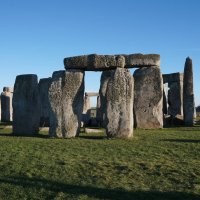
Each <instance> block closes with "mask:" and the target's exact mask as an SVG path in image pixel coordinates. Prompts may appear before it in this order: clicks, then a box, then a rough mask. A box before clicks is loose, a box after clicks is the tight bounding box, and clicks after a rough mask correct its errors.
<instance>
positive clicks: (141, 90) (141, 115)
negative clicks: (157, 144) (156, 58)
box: [134, 66, 163, 129]
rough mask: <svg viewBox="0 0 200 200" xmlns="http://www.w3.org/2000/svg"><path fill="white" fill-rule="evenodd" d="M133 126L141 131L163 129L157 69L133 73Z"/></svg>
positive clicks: (160, 82)
mask: <svg viewBox="0 0 200 200" xmlns="http://www.w3.org/2000/svg"><path fill="white" fill-rule="evenodd" d="M134 80H135V85H134V86H135V87H134V91H135V92H134V96H135V98H134V114H135V126H136V127H137V128H142V129H157V128H162V127H163V110H162V109H163V80H162V75H161V73H160V69H159V68H158V67H155V66H154V67H150V68H146V67H145V68H141V69H138V70H136V71H135V72H134Z"/></svg>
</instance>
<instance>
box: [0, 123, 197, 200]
mask: <svg viewBox="0 0 200 200" xmlns="http://www.w3.org/2000/svg"><path fill="white" fill-rule="evenodd" d="M0 199H2V200H4V199H5V200H9V199H12V200H13V199H20V200H22V199H27V200H29V199H42V200H43V199H48V200H49V199H57V200H58V199H70V200H71V199H82V200H85V199H92V200H93V199H94V200H95V199H112V200H118V199H123V200H126V199H133V200H134V199H141V200H142V199H146V200H154V199H155V200H158V199H163V200H167V199H173V200H177V199H181V200H185V199H188V200H196V199H200V126H196V127H191V128H187V127H182V128H168V129H162V130H135V132H134V138H133V139H131V140H120V139H107V138H106V137H105V135H104V134H103V133H102V134H87V135H86V134H81V136H80V137H79V138H75V139H50V138H48V137H47V134H46V133H45V132H42V133H41V134H40V135H38V137H14V136H12V135H11V129H10V128H5V124H4V125H3V124H2V125H1V126H0Z"/></svg>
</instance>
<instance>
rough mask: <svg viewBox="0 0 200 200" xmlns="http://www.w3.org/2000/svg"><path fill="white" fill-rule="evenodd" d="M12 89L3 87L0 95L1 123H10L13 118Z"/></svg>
mask: <svg viewBox="0 0 200 200" xmlns="http://www.w3.org/2000/svg"><path fill="white" fill-rule="evenodd" d="M12 98H13V88H11V87H4V88H3V92H2V93H1V121H2V122H10V121H12V118H13V109H12Z"/></svg>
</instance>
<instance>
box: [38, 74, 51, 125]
mask: <svg viewBox="0 0 200 200" xmlns="http://www.w3.org/2000/svg"><path fill="white" fill-rule="evenodd" d="M50 85H51V78H43V79H40V81H39V85H38V87H39V96H40V102H41V116H40V127H49V125H50V121H49V113H50V102H49V87H50Z"/></svg>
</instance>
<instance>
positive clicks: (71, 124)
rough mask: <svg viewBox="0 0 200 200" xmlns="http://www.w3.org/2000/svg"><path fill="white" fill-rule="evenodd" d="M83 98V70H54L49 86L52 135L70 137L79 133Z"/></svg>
mask: <svg viewBox="0 0 200 200" xmlns="http://www.w3.org/2000/svg"><path fill="white" fill-rule="evenodd" d="M83 98H84V72H83V71H80V70H68V71H58V72H54V73H53V76H52V83H51V86H50V88H49V100H50V105H51V111H50V129H49V134H50V136H52V137H60V138H70V137H75V136H77V135H78V134H79V131H80V126H81V115H82V112H83Z"/></svg>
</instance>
